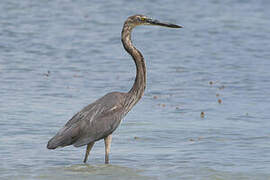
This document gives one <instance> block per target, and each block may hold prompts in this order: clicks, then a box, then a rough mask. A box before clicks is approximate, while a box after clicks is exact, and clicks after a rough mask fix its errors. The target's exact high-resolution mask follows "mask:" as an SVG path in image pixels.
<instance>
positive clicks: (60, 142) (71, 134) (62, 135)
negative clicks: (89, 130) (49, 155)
mask: <svg viewBox="0 0 270 180" xmlns="http://www.w3.org/2000/svg"><path fill="white" fill-rule="evenodd" d="M77 130H78V129H77V128H70V127H69V128H67V127H64V128H62V129H61V130H60V131H59V132H58V133H57V134H56V135H55V136H54V137H53V138H52V139H50V140H49V142H48V144H47V148H48V149H56V148H58V147H64V146H68V145H71V144H73V143H74V142H75V141H76V139H77V132H78V131H77Z"/></svg>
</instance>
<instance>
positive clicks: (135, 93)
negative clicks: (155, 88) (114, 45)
mask: <svg viewBox="0 0 270 180" xmlns="http://www.w3.org/2000/svg"><path fill="white" fill-rule="evenodd" d="M131 31H132V27H130V26H128V24H124V27H123V30H122V43H123V46H124V48H125V50H126V51H127V52H128V53H129V54H130V55H131V56H132V58H133V60H134V62H135V64H136V79H135V81H134V84H133V86H132V88H131V89H130V90H129V92H128V93H127V95H128V96H127V97H128V99H127V100H128V102H127V104H128V109H131V108H132V107H133V106H134V105H135V104H136V103H137V102H138V101H139V100H140V99H141V97H142V96H143V93H144V90H145V85H146V66H145V62H144V58H143V56H142V54H141V53H140V51H139V50H137V49H136V48H135V47H134V46H133V44H132V42H131Z"/></svg>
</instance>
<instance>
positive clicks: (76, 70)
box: [0, 0, 270, 180]
mask: <svg viewBox="0 0 270 180" xmlns="http://www.w3.org/2000/svg"><path fill="white" fill-rule="evenodd" d="M269 9H270V2H269V1H268V0H226V1H217V0H203V1H191V0H182V1H177V0H169V1H166V2H165V1H162V0H150V1H127V0H114V1H105V0H98V1H97V0H92V1H90V0H78V1H72V0H54V1H53V0H45V1H32V0H24V1H16V0H1V2H0V95H1V97H0V129H1V130H0V179H1V180H2V179H20V180H21V179H65V180H67V179H86V178H89V179H117V180H119V179H130V180H131V179H162V180H163V179H171V180H173V179H245V180H246V179H270V121H269V119H270V111H269V110H270V99H269V96H270V92H269V88H270V78H269V77H270V72H269V69H270V61H269V60H270V43H269V42H270V41H269V40H270V21H269V19H270V11H269ZM138 13H140V14H145V15H148V16H150V17H153V18H156V19H160V20H164V21H167V22H171V23H176V24H180V25H183V26H184V28H183V29H180V30H176V29H167V28H161V27H143V26H142V27H137V28H136V29H135V31H134V33H133V42H134V44H135V45H136V47H137V48H138V49H140V50H141V52H142V53H143V55H144V57H145V60H146V63H147V70H148V77H147V81H148V82H147V88H146V92H145V96H144V97H143V98H142V100H141V101H140V102H139V103H138V104H137V105H136V106H135V107H134V109H133V110H132V111H131V112H130V113H129V114H128V115H127V116H126V118H125V120H124V121H123V122H122V124H121V126H120V127H119V128H118V129H117V131H116V132H115V133H114V134H113V142H112V149H111V164H110V165H104V164H103V163H104V145H103V141H100V142H98V143H97V144H96V145H95V146H94V148H93V150H92V152H91V154H90V158H89V161H88V164H86V165H84V164H83V163H82V160H83V156H84V151H85V147H81V148H74V147H66V148H62V149H57V150H55V151H49V150H47V149H46V144H47V141H48V140H49V139H50V138H51V137H52V136H53V135H54V134H55V133H56V132H57V131H58V129H59V128H60V127H62V126H63V125H64V124H65V123H66V121H67V120H69V119H70V118H71V117H72V116H73V115H74V114H75V113H76V112H77V111H79V110H80V109H81V108H83V107H84V106H86V105H87V104H89V103H91V102H93V101H94V100H95V99H97V98H99V97H101V96H103V95H104V94H106V93H107V92H111V91H122V92H125V91H128V90H129V88H130V87H131V86H132V84H133V81H134V78H135V67H134V63H133V61H132V59H131V58H130V57H129V55H128V54H127V53H126V52H125V51H124V49H123V47H122V44H121V41H120V32H121V29H122V25H123V22H124V21H125V19H126V18H127V17H128V16H130V15H133V14H138ZM202 112H203V113H204V117H203V116H201V113H202Z"/></svg>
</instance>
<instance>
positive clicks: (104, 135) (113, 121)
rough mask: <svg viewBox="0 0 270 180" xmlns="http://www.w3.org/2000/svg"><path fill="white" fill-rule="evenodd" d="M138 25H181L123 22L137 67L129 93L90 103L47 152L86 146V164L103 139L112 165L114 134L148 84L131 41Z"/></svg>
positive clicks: (133, 18)
mask: <svg viewBox="0 0 270 180" xmlns="http://www.w3.org/2000/svg"><path fill="white" fill-rule="evenodd" d="M138 25H156V26H165V27H170V28H181V26H178V25H175V24H169V23H162V22H159V21H157V20H152V19H151V18H148V17H146V16H144V15H134V16H130V17H129V18H128V19H127V20H126V21H125V23H124V26H123V30H122V43H123V46H124V48H125V50H126V51H127V52H128V53H129V54H130V55H131V56H132V58H133V60H134V62H135V65H136V79H135V82H134V84H133V86H132V88H131V89H130V91H129V92H127V93H122V92H111V93H108V94H106V95H105V96H103V97H101V98H100V99H98V100H96V101H95V102H93V103H92V104H89V105H88V106H86V107H85V108H83V109H82V110H81V111H80V112H78V113H77V114H75V115H74V116H73V117H72V118H71V119H70V120H69V121H68V122H67V123H66V125H65V126H64V127H63V128H62V129H60V130H59V132H58V133H57V134H56V135H55V136H54V137H53V138H52V139H51V140H50V141H49V142H48V145H47V148H48V149H55V148H57V147H64V146H68V145H72V144H73V145H74V146H75V147H80V146H84V145H87V147H86V153H85V157H84V161H83V162H84V163H86V161H87V158H88V155H89V152H90V150H91V148H92V147H93V145H94V144H95V142H96V141H98V140H100V139H104V143H105V163H106V164H108V163H109V152H110V146H111V141H112V133H113V132H114V130H115V129H116V128H117V127H118V126H119V124H120V122H121V120H122V119H123V118H124V117H125V115H126V114H127V113H128V112H129V111H130V110H131V108H132V107H133V106H134V105H135V104H136V103H137V102H138V101H139V100H140V99H141V97H142V96H143V93H144V90H145V85H146V66H145V62H144V58H143V56H142V54H141V53H140V51H139V50H137V49H136V48H135V47H134V46H133V44H132V42H131V31H132V29H133V28H134V27H135V26H138Z"/></svg>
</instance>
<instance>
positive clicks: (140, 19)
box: [125, 14, 182, 28]
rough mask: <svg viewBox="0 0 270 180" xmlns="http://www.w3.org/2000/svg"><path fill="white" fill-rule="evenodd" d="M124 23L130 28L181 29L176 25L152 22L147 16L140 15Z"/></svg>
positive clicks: (131, 17)
mask: <svg viewBox="0 0 270 180" xmlns="http://www.w3.org/2000/svg"><path fill="white" fill-rule="evenodd" d="M125 23H126V25H128V26H129V27H131V28H133V27H135V26H139V25H153V26H164V27H170V28H182V26H179V25H176V24H170V23H164V22H160V21H158V20H153V19H151V18H149V17H147V16H144V15H140V14H138V15H134V16H130V17H129V18H128V19H127V20H126V22H125Z"/></svg>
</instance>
